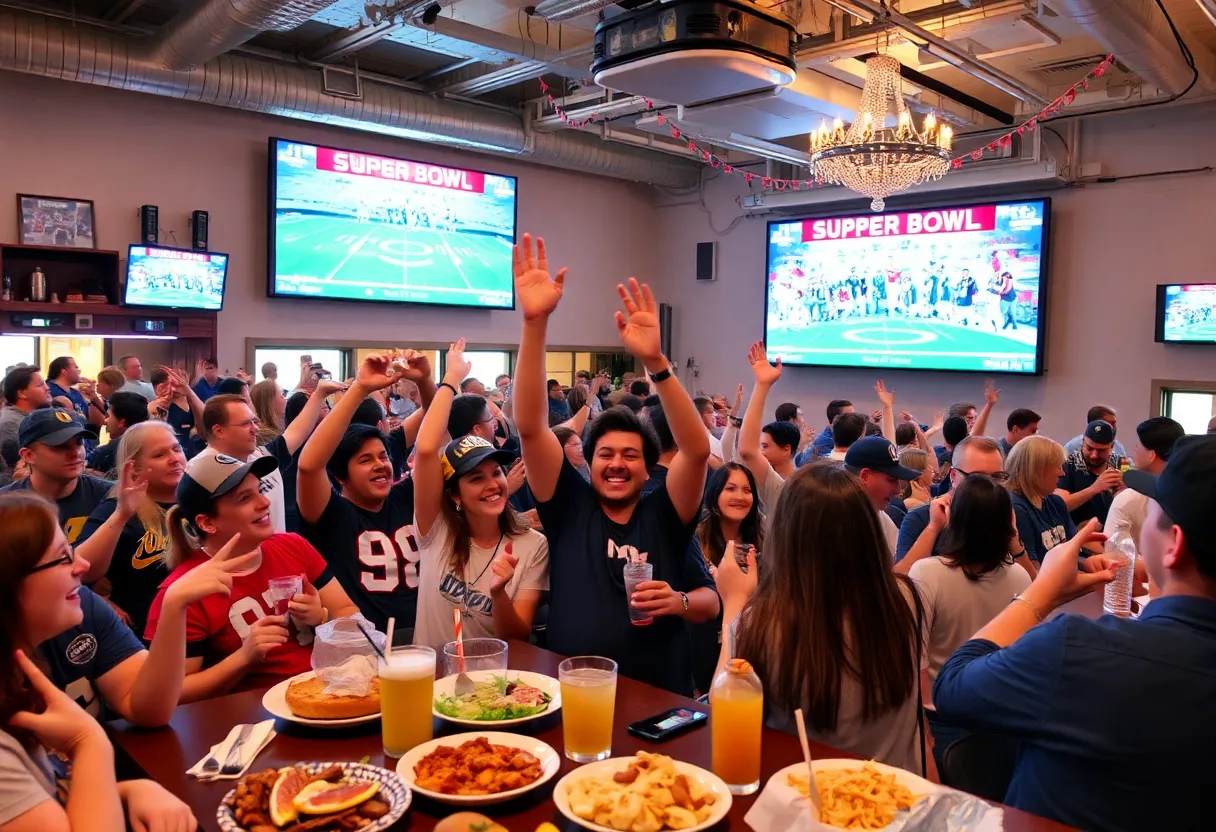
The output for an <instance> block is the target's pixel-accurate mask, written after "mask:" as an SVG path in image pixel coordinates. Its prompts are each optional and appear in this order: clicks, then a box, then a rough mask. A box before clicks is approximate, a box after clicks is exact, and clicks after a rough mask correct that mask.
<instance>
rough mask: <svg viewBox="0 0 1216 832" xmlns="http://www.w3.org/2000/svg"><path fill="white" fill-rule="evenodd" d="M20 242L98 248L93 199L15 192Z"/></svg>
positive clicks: (24, 243) (26, 244)
mask: <svg viewBox="0 0 1216 832" xmlns="http://www.w3.org/2000/svg"><path fill="white" fill-rule="evenodd" d="M17 222H18V223H19V228H18V232H19V234H20V238H21V244H22V245H25V246H56V247H58V248H97V226H96V224H95V223H94V220H93V200H91V199H65V198H63V197H57V196H30V195H29V194H17Z"/></svg>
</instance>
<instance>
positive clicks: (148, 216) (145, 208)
mask: <svg viewBox="0 0 1216 832" xmlns="http://www.w3.org/2000/svg"><path fill="white" fill-rule="evenodd" d="M139 239H140V242H142V243H143V244H144V245H149V246H154V245H156V244H157V243H159V242H160V211H159V210H157V208H156V206H155V205H141V206H140V208H139Z"/></svg>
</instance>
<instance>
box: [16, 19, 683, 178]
mask: <svg viewBox="0 0 1216 832" xmlns="http://www.w3.org/2000/svg"><path fill="white" fill-rule="evenodd" d="M0 70H9V71H12V72H21V73H26V74H31V75H40V76H43V77H46V78H55V79H58V80H62V81H76V82H79V83H84V84H94V85H97V86H102V87H109V88H112V89H119V90H129V91H132V92H145V93H151V94H153V95H162V96H166V97H169V98H178V99H182V100H185V101H197V102H200V103H204V104H215V105H218V106H221V107H232V108H234V109H238V110H247V111H250V112H258V113H267V114H270V115H275V116H285V117H288V118H298V119H302V120H304V121H309V122H313V123H320V124H332V125H337V126H341V127H347V128H351V129H355V130H366V131H368V132H372V133H382V134H386V135H390V136H398V137H401V138H406V139H412V140H414V141H425V142H430V143H432V144H444V145H448V146H454V147H463V148H467V149H473V150H478V151H484V152H490V153H496V154H500V155H505V156H516V157H521V158H524V159H527V160H529V161H532V162H536V163H538V164H543V165H550V166H553V167H558V168H563V169H566V170H574V171H582V172H585V173H592V174H598V175H601V176H610V177H614V178H617V179H628V180H632V181H636V182H647V183H650V184H653V185H662V186H666V187H686V186H690V185H695V184H696V183H697V181H698V174H699V170H698V166H697V165H695V164H691V163H688V162H684V161H680V160H676V159H672V158H671V157H666V156H663V155H661V154H659V153H656V152H654V151H650V150H646V149H644V148H633V147H622V146H618V145H615V144H609V143H607V142H604V141H602V140H600V139H597V138H595V137H594V136H591V135H588V134H585V133H581V132H577V131H573V130H570V131H565V132H562V133H547V134H545V133H532V132H531V131H525V129H524V124H523V122H522V121H521V119H520V118H519V117H517V116H516V115H514V114H512V113H505V112H500V111H497V110H492V109H489V108H482V107H477V106H473V105H469V104H460V103H456V102H453V101H445V100H439V99H435V98H431V97H429V96H425V95H419V94H417V93H414V92H411V91H409V90H406V89H402V88H401V87H397V86H393V85H390V84H385V83H380V82H376V81H371V80H367V81H364V83H363V96H362V98H359V99H349V98H337V97H334V96H330V95H326V94H324V93H323V92H322V91H321V85H320V71H319V70H317V69H314V68H309V67H305V66H299V65H295V64H287V63H281V62H275V61H269V60H263V59H260V58H252V57H247V56H244V55H221V56H220V57H218V58H216V59H214V60H212V61H209V62H208V63H207V64H205V65H203V66H199V67H196V68H194V69H192V70H189V71H177V72H175V71H172V70H168V69H165V68H164V67H161V66H157V65H155V64H151V63H149V62H148V61H147V60H146V59H145V58H143V53H142V51H141V50H140V49H138V47H137V45H136V42H135V41H133V40H131V39H129V38H127V37H125V36H122V35H119V34H116V33H114V32H111V31H108V30H105V29H101V28H97V27H93V26H88V25H85V24H82V23H76V24H73V23H72V22H70V21H63V20H59V19H56V18H51V17H43V16H40V15H33V14H28V13H24V12H19V11H14V10H10V9H4V8H0Z"/></svg>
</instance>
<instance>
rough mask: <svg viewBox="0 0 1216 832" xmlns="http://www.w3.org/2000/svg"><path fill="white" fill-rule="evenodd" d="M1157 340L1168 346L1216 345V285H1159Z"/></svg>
mask: <svg viewBox="0 0 1216 832" xmlns="http://www.w3.org/2000/svg"><path fill="white" fill-rule="evenodd" d="M1157 340H1158V341H1159V342H1161V343H1165V344H1216V283H1168V284H1161V285H1159V286H1158V287H1157Z"/></svg>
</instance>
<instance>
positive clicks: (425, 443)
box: [414, 341, 549, 650]
mask: <svg viewBox="0 0 1216 832" xmlns="http://www.w3.org/2000/svg"><path fill="white" fill-rule="evenodd" d="M445 366H446V368H447V373H446V375H445V376H444V378H443V381H442V382H440V384H439V385H438V389H437V390H436V391H435V398H434V400H433V401H432V402H431V405H430V407H429V408H427V411H426V416H425V417H424V418H423V421H422V427H421V428H420V429H419V430H418V441H417V451H418V454H417V458H416V459H415V461H414V533H415V535H416V539H417V541H418V550H419V553H420V567H421V568H420V569H419V574H420V583H419V587H418V617H417V620H416V623H415V629H414V643H415V644H426V645H430V646H431V647H433V648H435V649H436V650H438V649H442V648H443V646H444V645H445V644H446V643H448V642H450V641H452V640H453V639H454V638H455V637H456V633H455V624H454V620H453V616H452V610H453V609H459V610H460V613H461V621H462V625H461V626H462V627H463V634H464V638H465V641H466V643H467V642H468V641H469V640H470V639H484V638H498V639H513V638H517V639H526V638H528V635H529V633H531V631H532V618H533V616H534V615H535V614H536V607H537V606H538V605H539V604H540V599H541V593H542V592H544V591H545V590H547V589H548V588H549V544H548V542H547V541H546V540H545V537H544V535H542V534H540V533H539V532H536V531H533V530H532V529H529V528H527V526H525V525H524V523H523V521H522V520H521V519H520V517H519V515H518V514H516V512H515V510H514V509H513V508H511V506H510V505H509V504H508V503H507V497H508V496H509V489H508V485H507V476H506V468H505V466H507V465H509V464H511V463H512V462H513V461H514V456H513V455H512V454H511V453H509V452H507V451H502V450H499V449H498V448H497V447H495V446H494V444H493V441H492V439H491V437H492V436H493V434H492V430H493V427H492V425H491V426H488V428H487V435H486V436H482V435H481V434H480V430H481V428H482V425H481V424H478V425H474V426H473V432H472V433H470V434H469V435H468V436H454V437H451V440H452V441H451V442H447V440H448V423H449V419H448V417H449V415H450V414H451V412H452V403H453V401H454V400H455V399H456V397H457V393H456V391H457V390H458V389H459V387H460V382H462V381H463V380H464V379H465V376H467V375H468V373H469V370H470V368H471V365H470V364H469V362H468V361H467V360H466V359H465V357H464V341H458V342H457V343H455V344H453V345H452V347H451V349H450V350H449V351H448V356H447V363H446V365H445ZM483 406H484V403H483ZM445 442H447V445H446V448H445ZM441 452H442V455H441Z"/></svg>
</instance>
